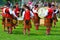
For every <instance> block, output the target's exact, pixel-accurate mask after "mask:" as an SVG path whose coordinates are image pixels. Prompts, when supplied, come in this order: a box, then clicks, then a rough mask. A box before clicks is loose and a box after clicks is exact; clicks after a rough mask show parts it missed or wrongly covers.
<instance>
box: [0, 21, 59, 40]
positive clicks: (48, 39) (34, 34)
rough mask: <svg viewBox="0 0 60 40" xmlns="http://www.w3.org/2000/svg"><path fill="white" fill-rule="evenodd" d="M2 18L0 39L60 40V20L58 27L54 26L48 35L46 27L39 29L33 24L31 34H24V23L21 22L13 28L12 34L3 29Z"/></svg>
mask: <svg viewBox="0 0 60 40" xmlns="http://www.w3.org/2000/svg"><path fill="white" fill-rule="evenodd" d="M1 22H2V21H1V20H0V40H60V20H59V22H57V25H56V28H54V27H52V30H51V34H50V35H46V33H45V31H46V27H44V26H40V28H39V30H38V31H37V30H35V27H34V25H32V28H31V32H30V35H29V36H28V34H26V35H23V24H20V25H19V26H18V27H17V28H16V29H14V30H13V33H12V34H8V33H7V32H4V31H3V27H2V24H1Z"/></svg>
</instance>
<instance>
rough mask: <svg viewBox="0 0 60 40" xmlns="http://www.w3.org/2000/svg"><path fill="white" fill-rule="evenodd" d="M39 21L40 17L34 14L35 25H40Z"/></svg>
mask: <svg viewBox="0 0 60 40" xmlns="http://www.w3.org/2000/svg"><path fill="white" fill-rule="evenodd" d="M39 22H40V18H39V17H38V15H36V14H35V15H34V24H35V25H39Z"/></svg>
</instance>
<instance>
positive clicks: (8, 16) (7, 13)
mask: <svg viewBox="0 0 60 40" xmlns="http://www.w3.org/2000/svg"><path fill="white" fill-rule="evenodd" d="M5 12H6V18H12V16H11V14H10V12H9V8H6V10H5Z"/></svg>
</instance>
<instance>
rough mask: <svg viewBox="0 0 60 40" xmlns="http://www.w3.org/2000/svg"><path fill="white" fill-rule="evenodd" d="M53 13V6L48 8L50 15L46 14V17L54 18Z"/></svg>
mask: <svg viewBox="0 0 60 40" xmlns="http://www.w3.org/2000/svg"><path fill="white" fill-rule="evenodd" d="M52 14H53V10H52V8H48V15H47V16H46V18H52Z"/></svg>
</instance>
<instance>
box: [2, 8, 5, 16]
mask: <svg viewBox="0 0 60 40" xmlns="http://www.w3.org/2000/svg"><path fill="white" fill-rule="evenodd" d="M5 10H6V8H2V16H3V17H6V13H5Z"/></svg>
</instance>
